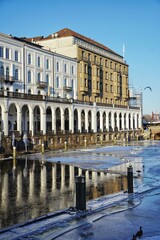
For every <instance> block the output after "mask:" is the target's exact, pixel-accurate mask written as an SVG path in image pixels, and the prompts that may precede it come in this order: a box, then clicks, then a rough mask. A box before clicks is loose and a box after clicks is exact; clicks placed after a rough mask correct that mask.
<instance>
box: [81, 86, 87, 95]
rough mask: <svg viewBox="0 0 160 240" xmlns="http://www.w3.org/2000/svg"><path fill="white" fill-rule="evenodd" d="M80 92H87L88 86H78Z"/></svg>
mask: <svg viewBox="0 0 160 240" xmlns="http://www.w3.org/2000/svg"><path fill="white" fill-rule="evenodd" d="M80 92H81V93H82V94H85V93H87V92H88V87H84V86H81V87H80Z"/></svg>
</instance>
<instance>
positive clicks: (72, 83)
mask: <svg viewBox="0 0 160 240" xmlns="http://www.w3.org/2000/svg"><path fill="white" fill-rule="evenodd" d="M71 85H72V90H73V89H74V80H73V79H72V82H71Z"/></svg>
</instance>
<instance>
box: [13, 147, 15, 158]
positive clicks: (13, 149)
mask: <svg viewBox="0 0 160 240" xmlns="http://www.w3.org/2000/svg"><path fill="white" fill-rule="evenodd" d="M15 157H16V147H13V158H15Z"/></svg>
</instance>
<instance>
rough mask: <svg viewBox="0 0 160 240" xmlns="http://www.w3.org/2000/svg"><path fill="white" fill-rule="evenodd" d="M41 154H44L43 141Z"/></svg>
mask: <svg viewBox="0 0 160 240" xmlns="http://www.w3.org/2000/svg"><path fill="white" fill-rule="evenodd" d="M42 154H44V143H42Z"/></svg>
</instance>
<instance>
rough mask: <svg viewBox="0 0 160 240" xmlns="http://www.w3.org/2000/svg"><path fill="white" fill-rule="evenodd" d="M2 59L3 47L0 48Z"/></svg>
mask: <svg viewBox="0 0 160 240" xmlns="http://www.w3.org/2000/svg"><path fill="white" fill-rule="evenodd" d="M0 57H3V47H0Z"/></svg>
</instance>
